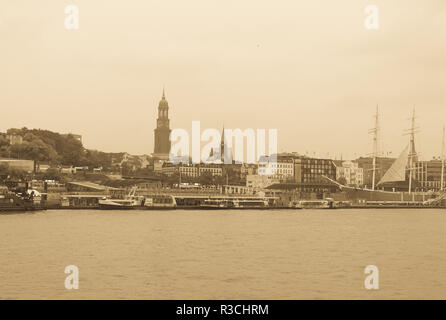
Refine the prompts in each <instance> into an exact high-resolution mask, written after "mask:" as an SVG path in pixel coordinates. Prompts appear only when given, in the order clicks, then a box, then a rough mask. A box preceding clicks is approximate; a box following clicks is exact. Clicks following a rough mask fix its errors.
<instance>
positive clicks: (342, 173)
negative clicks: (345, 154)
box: [336, 161, 364, 187]
mask: <svg viewBox="0 0 446 320" xmlns="http://www.w3.org/2000/svg"><path fill="white" fill-rule="evenodd" d="M341 179H342V180H345V184H346V185H348V186H355V187H359V186H362V185H363V184H364V169H363V168H359V165H358V163H357V162H353V161H342V162H341V163H340V164H339V165H337V166H336V180H337V181H340V180H341Z"/></svg>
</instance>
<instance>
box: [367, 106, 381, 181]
mask: <svg viewBox="0 0 446 320" xmlns="http://www.w3.org/2000/svg"><path fill="white" fill-rule="evenodd" d="M379 129H380V128H379V109H378V105H377V106H376V115H375V127H374V128H373V129H370V130H369V133H371V134H373V154H372V156H373V161H372V190H375V180H376V157H377V156H378V136H379Z"/></svg>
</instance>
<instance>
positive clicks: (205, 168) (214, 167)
mask: <svg viewBox="0 0 446 320" xmlns="http://www.w3.org/2000/svg"><path fill="white" fill-rule="evenodd" d="M206 172H207V173H210V174H211V175H212V176H222V175H223V169H222V167H221V165H218V164H202V165H200V166H199V167H198V174H199V175H200V176H201V175H203V174H205V173H206Z"/></svg>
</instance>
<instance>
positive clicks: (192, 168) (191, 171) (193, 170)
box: [179, 164, 199, 178]
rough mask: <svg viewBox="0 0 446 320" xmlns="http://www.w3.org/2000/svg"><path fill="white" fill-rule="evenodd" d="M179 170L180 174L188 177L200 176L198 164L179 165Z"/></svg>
mask: <svg viewBox="0 0 446 320" xmlns="http://www.w3.org/2000/svg"><path fill="white" fill-rule="evenodd" d="M179 171H180V174H181V175H182V176H186V177H192V178H196V177H198V176H199V171H198V166H197V165H194V164H191V165H185V164H183V165H180V166H179Z"/></svg>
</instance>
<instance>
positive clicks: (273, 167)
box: [258, 155, 294, 181]
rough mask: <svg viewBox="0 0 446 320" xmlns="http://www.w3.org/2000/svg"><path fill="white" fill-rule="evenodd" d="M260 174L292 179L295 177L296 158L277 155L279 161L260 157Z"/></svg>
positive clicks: (274, 177) (280, 178)
mask: <svg viewBox="0 0 446 320" xmlns="http://www.w3.org/2000/svg"><path fill="white" fill-rule="evenodd" d="M258 174H259V175H268V176H272V178H273V179H279V180H284V181H285V180H292V179H293V177H294V159H293V158H291V157H287V156H280V155H278V156H277V161H271V162H270V161H265V160H264V159H260V161H259V163H258Z"/></svg>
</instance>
